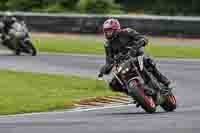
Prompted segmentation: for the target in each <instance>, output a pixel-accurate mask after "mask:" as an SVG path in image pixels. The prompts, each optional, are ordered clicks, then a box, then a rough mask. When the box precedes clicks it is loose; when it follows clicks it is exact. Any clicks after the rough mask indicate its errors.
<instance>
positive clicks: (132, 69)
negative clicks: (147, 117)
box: [111, 54, 176, 113]
mask: <svg viewBox="0 0 200 133" xmlns="http://www.w3.org/2000/svg"><path fill="white" fill-rule="evenodd" d="M114 62H115V63H114V65H113V66H112V70H111V74H112V76H113V78H112V79H114V78H115V79H116V80H117V81H118V86H116V87H118V88H119V87H120V90H121V91H122V92H125V93H126V94H127V95H130V96H131V97H132V98H133V99H134V100H135V101H134V103H135V104H136V105H137V107H139V106H141V107H142V108H143V109H144V110H145V111H146V112H148V113H154V112H156V107H157V106H159V105H160V106H161V107H162V108H163V109H164V110H165V111H167V112H170V111H174V110H175V109H176V98H175V96H174V95H173V93H172V91H171V90H170V91H169V92H168V93H167V94H166V93H163V92H162V88H163V87H165V86H164V85H162V84H161V83H159V82H158V81H157V80H156V78H155V77H153V75H152V74H151V73H150V72H148V71H147V69H146V68H145V66H144V65H143V56H137V57H132V56H131V55H130V54H125V55H124V54H119V55H117V56H116V57H115V58H114Z"/></svg>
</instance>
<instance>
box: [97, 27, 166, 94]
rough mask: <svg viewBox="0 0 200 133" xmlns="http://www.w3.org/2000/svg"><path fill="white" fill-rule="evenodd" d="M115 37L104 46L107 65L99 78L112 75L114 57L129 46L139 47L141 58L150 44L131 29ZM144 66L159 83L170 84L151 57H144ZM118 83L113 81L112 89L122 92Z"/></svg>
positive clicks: (137, 52) (137, 54)
mask: <svg viewBox="0 0 200 133" xmlns="http://www.w3.org/2000/svg"><path fill="white" fill-rule="evenodd" d="M113 36H114V37H113V38H112V39H111V40H108V41H107V42H106V44H105V45H104V47H105V53H106V64H105V65H104V66H103V67H102V68H101V70H100V74H99V77H101V76H103V74H109V73H110V71H111V69H112V64H113V58H114V56H115V55H118V54H119V53H121V52H122V53H123V52H126V51H127V49H126V47H127V46H128V47H134V46H136V45H137V48H138V49H135V50H136V56H139V55H143V54H144V50H143V47H144V46H145V45H147V44H148V40H147V39H146V38H145V37H144V36H142V35H141V34H139V33H138V32H136V31H135V30H133V29H130V28H126V29H123V30H121V31H118V32H115V33H114V35H113ZM144 66H145V67H146V68H147V70H148V71H150V72H151V73H152V74H153V75H154V76H155V77H156V78H157V79H158V81H159V82H161V83H163V84H164V85H166V86H168V85H169V84H170V81H169V80H168V79H167V78H166V77H165V76H164V75H162V74H161V73H160V72H159V71H158V69H157V68H156V64H155V62H154V61H153V60H152V59H151V58H150V57H147V56H144ZM117 83H118V82H117V81H116V79H113V80H112V81H111V83H110V87H111V88H112V89H113V90H114V91H121V89H120V87H118V88H116V86H117V85H116V84H117ZM118 84H119V83H118Z"/></svg>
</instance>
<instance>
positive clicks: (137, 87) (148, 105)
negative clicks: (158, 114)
mask: <svg viewBox="0 0 200 133" xmlns="http://www.w3.org/2000/svg"><path fill="white" fill-rule="evenodd" d="M128 87H129V90H130V91H131V96H132V97H133V98H134V99H135V100H136V101H137V102H138V104H139V105H140V106H141V107H142V108H143V109H144V110H145V111H146V112H148V113H154V112H155V111H156V104H155V102H154V100H153V98H152V97H151V96H147V95H146V94H145V93H144V88H143V86H142V85H141V84H140V82H139V80H135V79H134V80H132V81H130V82H129V86H128Z"/></svg>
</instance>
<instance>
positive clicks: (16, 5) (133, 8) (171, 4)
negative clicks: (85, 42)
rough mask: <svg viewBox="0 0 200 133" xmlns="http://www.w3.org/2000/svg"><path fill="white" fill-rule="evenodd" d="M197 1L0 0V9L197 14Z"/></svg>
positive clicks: (198, 11)
mask: <svg viewBox="0 0 200 133" xmlns="http://www.w3.org/2000/svg"><path fill="white" fill-rule="evenodd" d="M199 4H200V1H199V0H190V1H188V0H37V1H36V0H1V1H0V10H2V11H5V10H12V11H29V12H65V13H98V14H107V13H114V14H119V13H120V14H127V13H130V14H131V13H142V14H143V13H144V14H159V15H192V16H197V15H199V14H200V6H199Z"/></svg>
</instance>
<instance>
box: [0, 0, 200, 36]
mask: <svg viewBox="0 0 200 133" xmlns="http://www.w3.org/2000/svg"><path fill="white" fill-rule="evenodd" d="M199 4H200V1H198V0H191V1H186V0H56V1H55V0H37V1H36V0H1V1H0V11H2V12H1V13H0V16H1V15H2V14H3V11H8V10H9V11H14V12H15V15H16V16H18V17H20V18H22V19H23V20H24V21H25V22H26V23H27V25H28V27H29V29H30V30H31V31H33V32H58V33H63V32H70V33H92V34H94V33H102V28H101V26H102V23H103V22H104V21H105V20H106V19H107V18H108V17H115V18H118V19H119V21H120V22H121V25H122V27H131V28H134V29H136V30H137V31H139V32H141V33H143V34H145V35H159V36H175V37H199V35H200V26H199V22H200V18H199V17H198V15H199V14H200V6H198V5H199ZM55 25H56V26H55Z"/></svg>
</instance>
